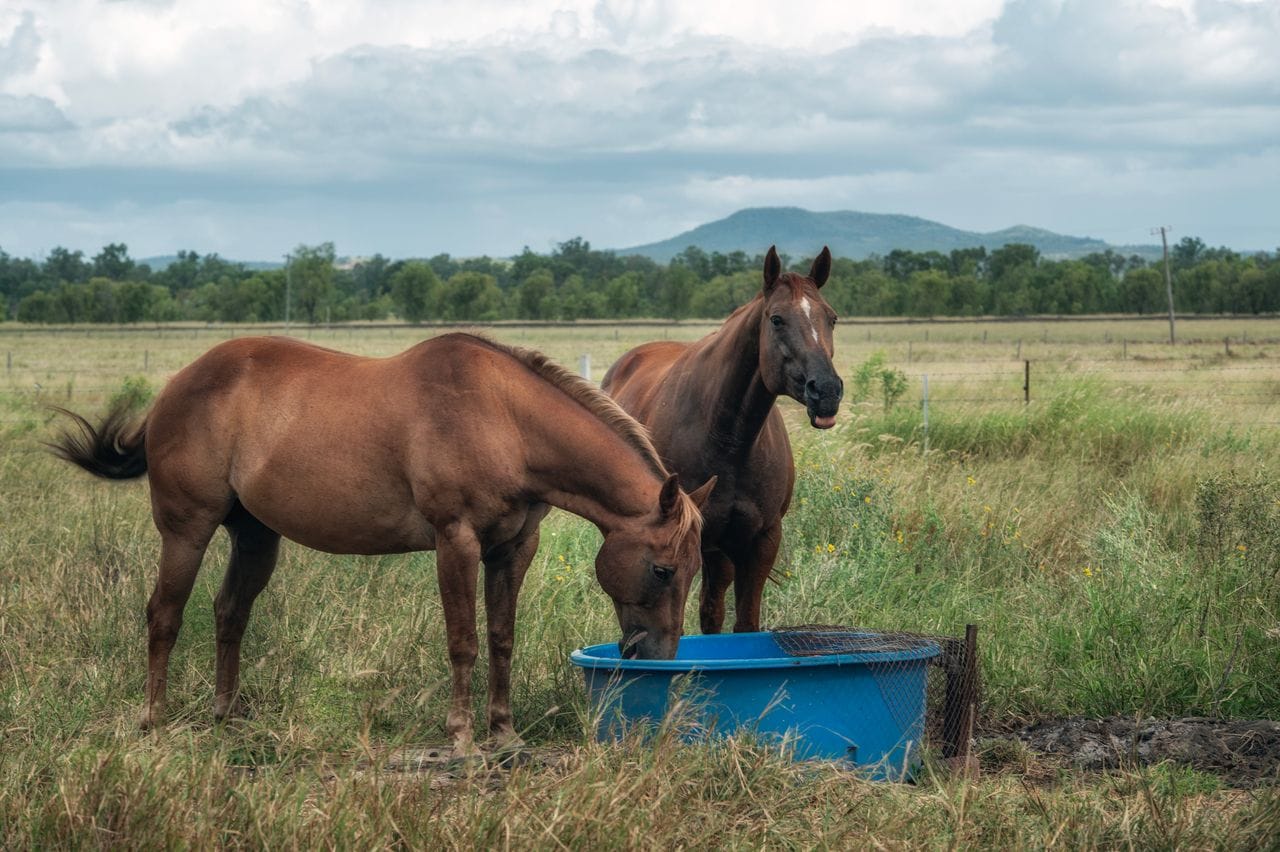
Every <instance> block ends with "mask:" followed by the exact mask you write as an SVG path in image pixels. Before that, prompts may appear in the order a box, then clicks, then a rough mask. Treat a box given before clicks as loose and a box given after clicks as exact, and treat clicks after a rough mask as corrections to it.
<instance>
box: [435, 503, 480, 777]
mask: <svg viewBox="0 0 1280 852" xmlns="http://www.w3.org/2000/svg"><path fill="white" fill-rule="evenodd" d="M479 563H480V542H479V540H478V539H477V538H476V534H475V531H474V530H472V529H471V528H470V527H469V526H467V525H466V524H463V523H461V522H455V523H452V524H449V525H448V526H446V527H444V528H443V529H440V530H439V532H438V535H437V539H436V576H437V578H438V580H439V582H440V603H441V605H442V606H443V607H444V624H445V630H446V632H447V633H448V641H449V663H450V666H451V667H452V672H453V694H452V700H451V701H450V704H449V715H448V717H447V719H446V720H445V730H446V731H448V733H449V735H450V736H451V737H453V753H454V756H455V757H472V756H474V755H476V754H477V750H476V746H475V738H474V736H473V733H472V731H473V726H472V721H471V672H472V670H473V669H474V668H475V665H476V653H477V651H478V645H477V642H476V579H477V575H478V573H479Z"/></svg>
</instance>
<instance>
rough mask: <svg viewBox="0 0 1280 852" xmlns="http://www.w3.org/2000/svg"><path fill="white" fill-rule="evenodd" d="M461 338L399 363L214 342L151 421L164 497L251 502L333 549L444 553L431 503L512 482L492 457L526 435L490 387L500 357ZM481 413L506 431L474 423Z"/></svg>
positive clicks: (247, 341)
mask: <svg viewBox="0 0 1280 852" xmlns="http://www.w3.org/2000/svg"><path fill="white" fill-rule="evenodd" d="M448 337H449V338H451V339H442V338H435V339H433V340H430V341H425V342H424V343H422V344H419V345H418V346H415V347H413V348H411V349H409V350H406V351H405V352H402V353H400V354H398V355H395V356H392V357H390V358H368V357H362V356H356V355H348V354H346V353H342V352H336V351H333V350H329V349H325V348H323V347H319V346H313V345H311V344H308V343H305V342H302V341H296V340H291V339H288V338H241V339H237V340H232V341H228V342H226V343H223V344H220V345H218V346H216V347H214V348H213V349H211V350H209V352H207V353H205V354H204V355H203V356H201V357H200V358H198V359H197V360H196V361H194V362H192V363H191V364H190V365H188V366H187V367H186V368H184V369H183V370H182V371H180V372H179V373H178V374H177V375H175V376H174V378H173V379H172V380H171V381H170V383H169V385H167V386H166V387H165V389H164V390H163V391H162V392H161V394H160V396H159V398H157V400H156V404H155V406H154V407H153V408H152V410H151V412H150V413H149V415H148V424H147V455H148V467H149V474H150V476H151V480H152V489H153V493H160V494H163V495H168V496H169V497H171V498H172V499H173V501H174V502H175V503H177V504H179V505H185V504H186V503H188V502H190V500H194V501H195V502H198V503H200V504H201V505H204V506H215V505H217V504H219V503H227V502H228V501H230V500H232V499H238V500H239V501H240V502H241V503H242V504H243V505H244V506H245V507H246V508H247V509H248V510H249V511H250V512H251V513H252V514H254V515H255V516H257V517H258V518H259V519H260V520H262V521H263V522H264V523H266V524H267V525H268V526H270V527H272V528H273V529H275V530H277V531H279V532H281V533H283V534H284V535H286V536H288V537H289V538H292V539H294V540H295V541H299V542H301V543H303V544H306V545H308V546H310V547H314V548H317V549H321V550H329V551H336V552H365V553H371V552H388V551H392V550H414V549H424V548H426V547H430V546H431V545H432V542H433V540H434V533H433V532H432V531H431V529H430V528H429V527H427V526H425V525H424V524H425V522H424V518H423V516H422V511H423V510H424V509H426V508H427V507H429V506H432V505H435V504H436V503H439V502H444V501H449V500H453V499H455V498H456V496H457V495H458V494H459V493H462V492H468V493H469V491H470V490H475V489H476V488H477V483H481V482H483V483H484V486H485V487H486V488H487V489H488V490H490V491H493V492H494V493H499V492H504V491H505V490H509V489H510V488H511V487H512V483H510V482H507V481H506V480H505V478H504V474H505V471H506V467H507V466H503V467H500V468H497V469H495V468H494V467H493V465H492V464H491V463H490V461H491V459H493V458H494V457H495V456H498V455H499V450H497V449H495V448H494V447H493V446H491V445H492V444H493V443H494V442H495V441H497V440H499V438H500V437H502V436H507V435H509V434H511V433H512V432H513V431H514V430H513V429H512V428H511V427H510V426H509V425H507V424H506V423H505V421H506V420H507V419H509V418H508V417H504V416H503V414H502V413H501V412H500V411H499V410H497V408H500V406H496V405H495V404H494V402H493V400H491V399H489V398H488V397H491V396H493V395H494V394H495V393H497V391H496V390H495V389H494V388H493V383H492V382H486V381H484V379H485V378H487V377H491V376H493V375H495V374H496V373H495V371H496V369H498V368H499V367H500V366H501V358H500V355H499V354H498V353H495V352H493V351H492V350H490V349H489V348H488V347H485V346H484V345H483V344H482V343H481V342H479V341H476V340H475V339H474V338H470V339H467V338H465V337H464V336H460V335H458V336H455V335H450V336H448ZM477 396H484V397H485V399H483V400H481V399H477ZM468 403H469V404H470V407H468ZM474 409H479V410H481V411H482V412H483V414H484V416H485V417H486V419H487V422H488V423H489V424H490V426H493V425H494V424H496V423H499V422H501V423H502V425H503V426H506V428H496V429H495V428H487V429H481V430H476V429H474V428H473V427H474V419H475V412H474ZM464 436H465V440H463V437H464ZM500 449H506V450H508V457H509V456H510V452H512V451H511V450H509V448H508V447H507V446H506V445H505V444H504V445H503V446H502V447H501V448H500ZM514 451H515V452H518V446H517V447H516V449H515V450H514ZM508 478H509V477H508ZM188 498H190V500H189V499H188ZM180 513H181V510H180V511H179V514H180ZM355 528H358V529H359V532H358V533H354V532H353V530H354V529H355Z"/></svg>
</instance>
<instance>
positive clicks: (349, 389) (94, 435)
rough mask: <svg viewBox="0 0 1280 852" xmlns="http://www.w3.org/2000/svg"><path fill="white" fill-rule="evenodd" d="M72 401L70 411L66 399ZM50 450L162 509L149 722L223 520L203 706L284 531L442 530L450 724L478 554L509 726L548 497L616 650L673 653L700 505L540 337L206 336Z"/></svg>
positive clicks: (339, 538)
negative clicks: (538, 346)
mask: <svg viewBox="0 0 1280 852" xmlns="http://www.w3.org/2000/svg"><path fill="white" fill-rule="evenodd" d="M68 413H70V412H68ZM71 416H72V417H73V418H75V421H76V424H77V425H78V427H79V428H78V434H66V435H63V436H62V438H61V439H60V440H59V441H58V442H57V443H56V444H55V445H53V446H54V450H55V452H57V453H58V455H60V456H62V457H63V458H65V459H67V460H69V461H71V462H74V463H75V464H78V465H80V466H81V467H83V468H84V469H86V470H88V471H89V472H90V473H93V474H96V475H98V476H102V477H106V478H109V479H129V478H132V477H137V476H141V475H142V474H143V473H146V474H147V476H148V478H149V479H150V483H151V508H152V515H153V517H154V519H155V523H156V527H157V528H158V529H159V531H160V539H161V548H160V574H159V578H158V580H157V582H156V587H155V592H154V593H153V594H152V596H151V600H150V602H149V603H148V604H147V629H148V662H147V696H146V706H145V708H144V710H143V715H142V724H143V726H144V727H150V726H152V725H158V724H160V723H162V722H163V718H164V699H165V685H166V679H167V672H168V663H169V653H170V651H171V650H172V649H173V645H174V641H175V640H176V639H177V635H178V630H179V628H180V627H181V625H182V612H183V607H184V605H185V604H186V602H187V597H188V596H189V595H190V593H191V587H192V584H193V583H194V582H195V578H196V572H197V571H198V570H199V568H200V562H201V559H202V558H203V556H204V552H205V548H206V547H207V546H208V544H209V540H210V538H211V537H212V536H213V534H214V532H215V531H216V530H217V528H218V527H219V526H220V525H221V526H225V527H226V528H227V532H228V533H229V534H230V536H231V562H230V565H229V566H228V568H227V574H226V579H225V580H224V581H223V584H222V590H221V591H220V592H219V593H218V596H217V599H216V601H215V604H214V610H215V614H216V631H217V684H216V694H215V699H214V715H215V717H217V718H219V719H221V718H224V717H226V716H227V715H228V713H229V712H231V709H232V705H233V702H234V701H235V699H236V695H237V686H238V679H239V668H240V640H241V637H242V636H243V634H244V630H245V625H246V623H247V621H248V618H249V610H250V608H251V607H252V605H253V601H254V598H256V597H257V595H258V593H259V592H261V591H262V589H263V588H264V587H265V586H266V584H267V581H268V579H269V578H270V577H271V572H272V570H273V569H274V568H275V565H276V555H277V551H278V548H279V544H280V537H281V536H285V537H288V538H290V539H293V540H294V541H297V542H299V543H301V544H304V545H306V546H308V547H312V548H316V549H317V550H325V551H329V552H331V553H365V554H375V553H403V552H407V551H416V550H432V549H434V550H436V551H437V562H436V572H437V577H438V580H439V584H440V597H441V601H442V603H443V607H444V617H445V627H446V629H447V632H448V644H449V660H450V662H451V664H452V670H453V693H452V703H451V705H450V710H449V714H448V720H447V729H448V731H449V733H450V735H451V736H452V737H453V743H454V749H455V752H456V753H458V754H468V753H473V752H474V749H475V746H474V744H473V739H472V721H471V703H470V692H471V672H472V668H473V666H474V664H475V660H476V653H477V639H476V585H477V583H476V581H477V578H478V573H479V569H478V563H480V562H481V561H483V562H484V569H485V570H484V598H485V607H486V611H487V613H488V631H489V704H488V716H489V731H490V733H491V734H492V735H493V737H494V739H495V740H496V741H497V742H499V743H503V742H514V741H517V737H516V733H515V729H514V727H513V725H512V720H511V704H510V670H511V649H512V642H513V636H514V629H515V610H516V596H517V595H518V594H519V591H520V584H521V581H522V580H523V579H524V575H525V570H526V569H527V568H528V567H529V563H530V561H531V560H532V558H533V555H534V552H535V551H536V550H537V547H538V525H539V523H540V522H541V520H542V519H543V517H544V516H545V515H546V514H547V512H548V511H549V510H550V507H551V506H558V507H560V508H563V509H565V510H567V511H570V512H573V513H574V514H577V515H581V516H582V517H584V518H586V519H587V520H589V521H591V522H592V523H594V524H595V525H596V526H597V527H599V529H600V530H601V532H602V533H603V535H604V543H603V545H602V546H601V548H600V552H599V554H598V555H597V557H596V576H597V578H598V579H599V581H600V585H601V586H602V587H603V588H604V590H605V591H606V592H607V593H608V594H609V596H610V597H611V598H613V604H614V607H615V609H616V612H617V616H618V622H619V624H620V625H621V627H622V631H623V650H624V653H626V654H627V655H628V656H631V655H634V656H639V657H648V658H670V657H672V656H674V654H675V650H676V643H677V641H678V640H679V636H680V632H681V628H682V626H683V621H684V603H685V599H686V597H687V595H688V592H689V587H690V585H691V584H692V581H693V575H694V574H695V573H696V569H697V565H698V540H699V532H700V528H701V516H700V513H699V506H700V505H701V504H702V503H703V502H704V501H705V500H706V497H707V494H708V493H709V492H710V486H711V485H712V483H708V484H707V485H706V486H704V487H703V488H701V489H699V491H698V492H696V493H694V494H693V495H688V494H685V493H684V492H683V491H681V490H680V488H679V485H678V484H677V480H676V477H675V476H673V475H668V474H667V472H666V470H665V469H664V468H663V466H662V462H661V461H660V460H659V458H658V456H657V454H656V453H655V451H654V449H653V446H652V444H650V443H649V440H648V438H647V436H646V435H645V432H644V430H643V428H641V427H640V426H639V425H638V424H637V423H636V422H635V421H634V420H632V419H631V418H630V417H628V416H627V415H626V414H624V413H623V412H622V410H621V409H620V408H618V406H617V405H616V404H615V403H614V402H613V401H612V400H610V399H609V398H607V397H606V396H604V395H603V394H601V393H599V392H598V391H596V390H594V389H593V388H591V387H590V386H589V385H588V384H587V383H586V382H584V381H582V380H581V379H579V378H577V377H576V376H574V375H572V374H570V373H568V372H567V371H565V370H564V369H562V368H560V367H558V366H556V365H555V364H553V363H551V362H550V361H548V360H547V359H546V358H545V357H544V356H542V355H541V354H539V353H536V352H531V351H528V350H522V349H516V348H510V347H506V346H503V345H500V344H497V343H493V342H491V341H488V340H485V339H483V338H479V337H474V336H472V335H466V334H449V335H444V336H442V337H437V338H435V339H433V340H428V341H426V342H424V343H421V344H418V345H417V346H414V347H413V348H411V349H409V350H407V351H406V352H403V353H401V354H399V355H396V356H394V357H391V358H384V359H375V358H361V357H356V356H353V355H346V354H343V353H339V352H333V351H330V350H327V349H321V348H319V347H316V346H312V345H310V344H306V343H301V342H298V341H295V340H290V339H287V338H244V339H240V340H233V341H229V342H227V343H223V344H221V345H219V346H216V347H214V348H213V349H212V350H210V351H209V352H208V353H206V354H205V355H203V356H201V357H200V358H199V359H197V360H196V361H195V362H193V363H192V364H190V365H189V366H188V367H186V368H185V369H183V370H182V371H181V372H179V373H178V374H177V375H176V376H174V378H173V380H172V381H170V382H169V384H168V385H167V386H166V387H165V389H164V391H163V392H162V393H161V394H160V395H159V397H158V398H157V399H156V402H155V405H154V406H153V407H152V408H151V410H150V412H149V413H148V414H147V416H146V419H145V421H144V422H142V423H141V424H139V425H136V426H133V425H130V424H129V422H128V417H127V415H125V414H124V413H123V412H122V411H120V410H116V411H113V412H111V413H110V414H108V416H107V418H106V419H105V420H104V421H103V422H102V424H101V425H99V426H98V427H96V428H95V427H93V426H91V425H90V424H89V423H88V422H86V421H85V420H84V419H83V418H81V417H79V416H78V415H74V414H73V415H71Z"/></svg>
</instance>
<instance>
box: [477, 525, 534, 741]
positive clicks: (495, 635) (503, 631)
mask: <svg viewBox="0 0 1280 852" xmlns="http://www.w3.org/2000/svg"><path fill="white" fill-rule="evenodd" d="M521 535H522V537H521V538H516V539H513V540H512V541H510V542H507V543H506V544H503V545H500V546H498V547H496V548H494V550H493V551H491V552H490V553H487V554H486V555H485V559H484V569H485V570H484V604H485V612H486V615H487V616H488V619H487V620H488V623H489V735H490V737H491V741H492V744H493V745H494V746H496V747H498V748H509V747H515V746H520V745H523V743H522V742H521V740H520V736H519V734H517V733H516V729H515V724H514V723H513V721H512V714H511V651H512V648H513V647H514V645H515V632H516V598H517V597H519V595H520V585H521V584H522V583H523V582H524V575H525V572H526V571H528V570H529V563H530V562H532V561H533V555H534V553H536V552H537V550H538V527H537V526H536V524H535V525H534V526H533V529H532V530H531V531H528V532H522V533H521Z"/></svg>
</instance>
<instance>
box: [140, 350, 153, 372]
mask: <svg viewBox="0 0 1280 852" xmlns="http://www.w3.org/2000/svg"><path fill="white" fill-rule="evenodd" d="M150 369H151V350H150V349H143V350H142V372H144V373H145V372H148V371H149V370H150Z"/></svg>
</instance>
